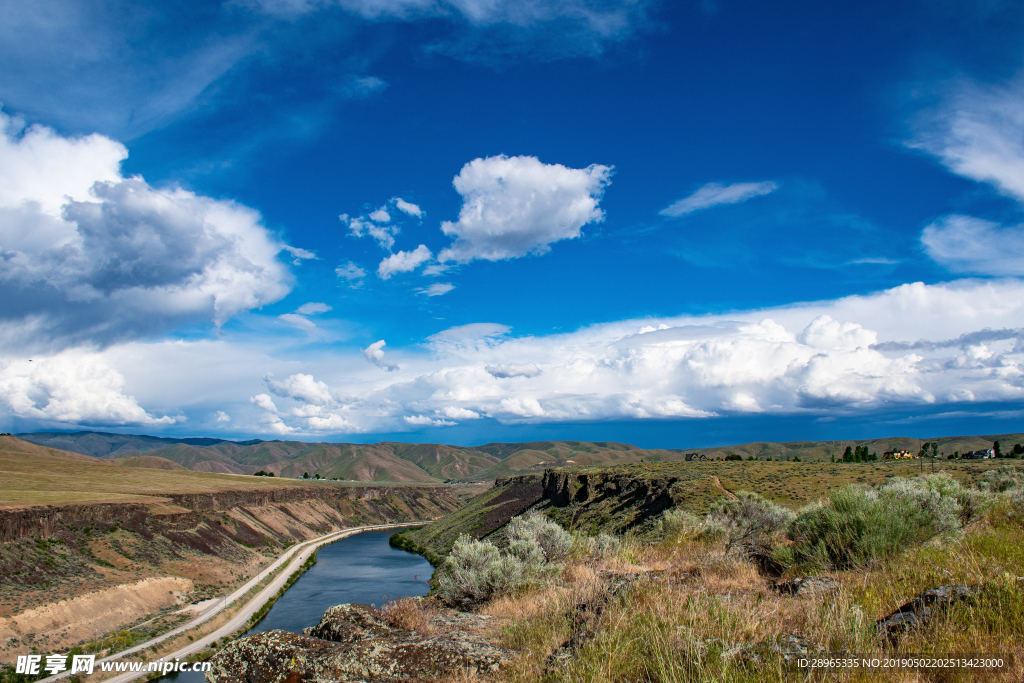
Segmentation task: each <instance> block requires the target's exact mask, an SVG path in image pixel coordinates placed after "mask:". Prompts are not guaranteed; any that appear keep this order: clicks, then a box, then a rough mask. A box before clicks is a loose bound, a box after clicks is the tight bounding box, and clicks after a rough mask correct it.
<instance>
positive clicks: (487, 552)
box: [436, 513, 574, 605]
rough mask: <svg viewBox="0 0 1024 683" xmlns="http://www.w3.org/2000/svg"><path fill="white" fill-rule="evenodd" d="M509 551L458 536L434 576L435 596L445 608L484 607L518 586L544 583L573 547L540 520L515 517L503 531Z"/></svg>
mask: <svg viewBox="0 0 1024 683" xmlns="http://www.w3.org/2000/svg"><path fill="white" fill-rule="evenodd" d="M506 536H507V538H508V541H509V543H508V546H507V547H506V548H504V549H498V547H497V546H495V545H494V544H493V543H491V542H490V541H477V540H474V539H472V538H470V537H469V536H466V535H462V536H460V537H459V539H458V540H457V541H456V542H455V545H454V546H452V550H451V553H450V554H449V555H448V557H447V558H445V561H444V563H443V564H442V565H441V568H440V571H439V572H438V579H437V589H436V595H437V596H438V597H439V598H440V599H441V600H443V601H444V602H447V603H448V604H453V605H454V604H463V605H465V604H472V603H479V602H484V601H486V600H488V599H490V598H491V597H493V596H495V595H498V594H500V593H505V592H508V591H511V590H513V589H514V588H517V587H519V586H523V585H526V584H529V583H534V582H539V581H544V580H548V579H550V578H552V577H554V576H557V575H558V573H559V572H560V571H561V569H562V565H561V564H560V562H561V561H562V560H564V559H565V558H566V557H568V555H569V553H570V552H572V549H573V546H574V540H573V537H572V536H571V535H570V534H569V533H568V532H566V531H565V529H563V528H562V527H560V526H559V525H558V524H556V523H555V522H552V521H551V520H549V519H548V518H546V517H544V516H543V515H540V514H537V513H530V514H528V515H523V516H521V517H514V518H513V519H512V520H511V521H510V522H509V523H508V526H507V527H506Z"/></svg>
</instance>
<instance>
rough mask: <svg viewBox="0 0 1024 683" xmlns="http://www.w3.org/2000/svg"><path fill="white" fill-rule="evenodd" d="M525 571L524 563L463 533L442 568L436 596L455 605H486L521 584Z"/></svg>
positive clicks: (487, 542)
mask: <svg viewBox="0 0 1024 683" xmlns="http://www.w3.org/2000/svg"><path fill="white" fill-rule="evenodd" d="M524 568H525V567H524V563H523V561H522V560H520V559H519V558H517V557H515V556H513V555H511V554H509V553H502V552H500V551H499V550H498V548H497V547H495V545H494V544H493V543H491V542H490V541H477V540H474V539H472V538H470V537H469V536H466V535H465V534H463V535H462V536H459V538H458V540H457V541H455V545H453V546H452V551H451V553H450V554H449V555H448V557H446V558H445V561H444V564H442V565H441V571H440V572H439V576H438V579H437V596H438V597H439V598H441V600H443V601H445V602H447V603H449V604H453V605H454V604H464V603H475V602H483V601H484V600H487V599H488V598H490V597H491V596H493V595H495V594H497V593H501V592H504V591H506V590H510V589H511V588H514V587H515V586H517V585H519V584H520V582H521V579H522V576H523V573H524Z"/></svg>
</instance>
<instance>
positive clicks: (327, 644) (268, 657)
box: [206, 605, 512, 683]
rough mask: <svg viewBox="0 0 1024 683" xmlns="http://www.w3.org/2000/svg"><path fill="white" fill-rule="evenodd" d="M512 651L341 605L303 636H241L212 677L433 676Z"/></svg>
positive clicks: (233, 680) (216, 661)
mask: <svg viewBox="0 0 1024 683" xmlns="http://www.w3.org/2000/svg"><path fill="white" fill-rule="evenodd" d="M462 621H463V622H464V623H461V624H459V625H460V626H465V625H467V624H468V622H466V620H462ZM511 654H512V653H511V652H509V651H507V650H502V649H501V648H497V647H494V646H493V645H490V644H488V643H487V642H486V641H485V640H484V639H482V638H480V637H478V636H473V635H470V634H469V633H468V632H467V631H465V630H462V629H457V630H449V631H447V632H445V633H440V634H438V635H435V636H431V637H425V636H422V635H420V634H419V633H416V632H415V631H408V630H406V629H402V628H395V627H393V626H390V625H389V624H387V623H386V622H385V621H384V619H383V617H382V615H381V614H380V612H378V611H377V610H375V609H373V608H372V607H366V606H365V605H338V606H336V607H332V608H330V609H328V610H327V611H326V612H325V613H324V616H323V617H322V618H321V619H320V623H318V624H317V625H316V626H314V627H312V628H308V629H305V633H304V634H303V635H299V634H296V633H288V632H286V631H267V632H266V633H258V634H255V635H252V636H246V637H245V638H240V639H239V640H237V641H235V642H234V643H231V644H230V645H228V646H227V647H226V648H224V650H222V651H221V652H219V653H218V654H217V655H216V656H215V657H214V658H213V660H212V667H211V669H210V671H209V672H208V673H207V675H206V677H207V680H209V681H211V682H212V683H300V682H301V683H328V682H330V683H335V682H351V683H355V682H357V681H358V682H363V683H392V682H396V681H429V680H434V679H435V678H437V677H438V676H441V675H444V674H447V673H451V672H454V671H457V670H459V671H466V670H469V671H471V672H477V673H487V672H492V671H496V670H497V669H498V668H499V667H500V666H501V665H502V664H504V663H505V662H507V661H508V660H509V658H510V656H511Z"/></svg>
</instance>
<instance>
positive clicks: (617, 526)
mask: <svg viewBox="0 0 1024 683" xmlns="http://www.w3.org/2000/svg"><path fill="white" fill-rule="evenodd" d="M1007 462H1010V463H1012V462H1015V461H1013V460H996V459H991V460H966V461H956V460H937V461H935V462H931V461H926V460H902V461H881V462H869V463H829V462H777V461H758V460H744V461H724V460H723V461H718V460H715V461H704V462H679V461H672V462H644V463H634V464H618V465H614V466H611V467H566V468H552V469H551V470H550V471H551V472H552V473H554V474H557V475H564V476H565V477H568V478H570V479H571V480H573V481H574V482H575V483H574V484H572V485H573V486H579V485H580V482H583V480H584V479H587V480H589V481H590V485H591V486H594V482H595V481H598V480H600V481H605V480H608V481H611V480H628V481H630V482H633V483H636V482H646V483H648V484H649V485H650V486H652V487H654V488H657V487H658V486H659V485H667V486H668V487H669V494H670V495H671V504H672V505H673V506H674V507H678V508H681V509H683V510H687V511H689V512H692V513H694V514H698V515H703V514H705V513H707V512H708V511H710V510H711V509H712V507H714V506H715V504H716V503H718V502H719V501H720V500H721V499H722V498H723V496H727V495H728V494H729V493H732V494H735V493H737V492H740V491H753V492H757V493H759V494H761V495H763V496H765V497H766V498H768V499H770V500H772V501H774V502H776V503H779V504H780V505H783V506H785V507H787V508H789V509H792V510H796V509H798V508H800V507H802V506H804V505H806V504H807V503H811V502H814V501H817V500H819V499H821V498H823V497H825V496H827V495H828V494H829V492H830V491H832V490H833V489H838V488H840V487H842V486H845V485H847V484H863V485H869V486H874V485H878V484H884V483H885V482H886V481H888V480H889V479H891V478H893V477H913V476H915V475H917V474H920V473H922V472H932V471H933V470H934V471H935V472H949V473H950V474H951V475H952V476H953V477H954V478H956V479H957V480H959V481H965V482H972V481H975V480H976V479H977V478H978V477H979V476H981V474H982V473H984V472H986V471H988V470H991V469H994V468H998V467H1000V466H1001V465H1003V464H1005V463H1007ZM535 481H536V482H537V483H538V484H539V481H540V477H539V476H537V477H536V479H535ZM599 486H602V485H599ZM615 486H616V487H617V489H616V494H615V495H606V494H603V493H601V492H600V491H593V492H591V495H590V496H589V497H588V499H587V500H586V501H581V502H574V503H571V504H568V505H564V506H555V505H552V504H550V503H547V502H544V501H539V502H538V503H537V507H539V509H542V510H543V511H544V512H545V514H547V515H548V516H550V517H552V518H553V519H555V520H556V521H558V522H559V523H561V524H563V525H564V526H566V527H567V528H572V529H579V530H588V531H590V532H594V533H596V532H597V531H598V530H601V529H603V530H605V531H609V532H615V533H622V532H623V531H626V530H628V529H631V528H633V527H634V526H636V525H638V524H642V523H644V520H645V519H648V517H646V515H648V514H649V513H651V512H652V510H649V509H645V508H644V506H643V504H642V500H637V499H636V496H635V495H630V496H626V498H625V500H623V499H622V496H621V494H622V493H623V492H622V491H621V490H619V488H620V485H619V484H616V485H615ZM512 488H516V489H521V488H522V486H521V485H519V484H514V485H512V486H511V487H509V486H506V487H494V488H491V489H488V490H487V491H484V492H483V493H481V494H480V495H478V496H476V497H475V498H473V499H471V500H469V501H468V502H467V503H466V505H465V506H464V507H462V508H461V509H460V510H458V511H457V512H456V513H454V514H452V515H449V516H447V517H445V518H443V519H441V520H438V521H436V522H433V523H431V524H428V525H427V526H425V527H423V528H422V529H418V530H416V531H414V532H410V533H409V534H408V536H409V540H411V541H412V542H414V543H415V544H416V545H418V546H421V547H422V548H425V549H427V550H428V551H429V554H430V555H432V556H443V555H445V554H446V553H447V552H448V551H449V549H450V548H451V547H452V544H453V543H454V542H455V539H456V538H458V537H459V535H460V534H469V535H472V536H474V537H478V538H479V537H482V535H486V534H488V533H490V532H492V531H494V527H493V524H488V523H487V522H488V519H489V518H490V517H492V516H494V515H495V514H497V513H499V512H500V511H501V510H502V508H503V506H506V505H511V506H512V507H513V509H514V511H515V514H518V513H520V512H522V511H523V510H524V509H525V508H524V507H523V506H518V507H516V505H515V503H516V499H517V498H522V496H523V495H524V493H525V491H518V492H516V491H512V490H511V489H512ZM534 495H535V496H537V497H539V495H540V494H539V491H535V492H534ZM520 508H522V509H520ZM660 510H661V508H660V507H656V508H655V509H654V510H653V512H654V513H657V512H660ZM506 516H507V515H506ZM648 526H649V524H648ZM638 530H639V531H642V530H643V529H638Z"/></svg>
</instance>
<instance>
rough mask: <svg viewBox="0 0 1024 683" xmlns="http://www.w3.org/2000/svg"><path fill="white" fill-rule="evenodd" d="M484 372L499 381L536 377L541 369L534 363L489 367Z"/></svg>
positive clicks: (503, 364) (504, 364)
mask: <svg viewBox="0 0 1024 683" xmlns="http://www.w3.org/2000/svg"><path fill="white" fill-rule="evenodd" d="M484 370H486V371H487V374H489V375H490V376H491V377H497V378H498V379H508V378H510V377H536V376H537V375H539V374H540V368H538V367H537V366H536V365H534V364H533V363H518V364H517V363H502V364H501V365H488V366H487V367H485V368H484Z"/></svg>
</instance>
